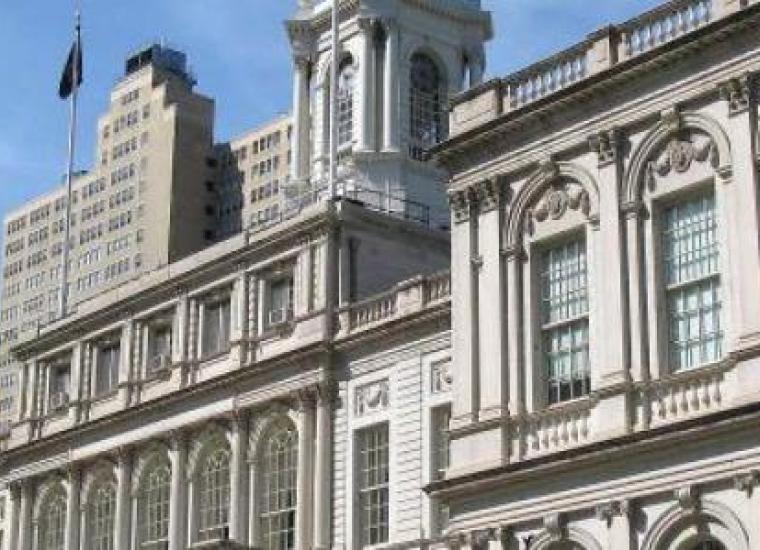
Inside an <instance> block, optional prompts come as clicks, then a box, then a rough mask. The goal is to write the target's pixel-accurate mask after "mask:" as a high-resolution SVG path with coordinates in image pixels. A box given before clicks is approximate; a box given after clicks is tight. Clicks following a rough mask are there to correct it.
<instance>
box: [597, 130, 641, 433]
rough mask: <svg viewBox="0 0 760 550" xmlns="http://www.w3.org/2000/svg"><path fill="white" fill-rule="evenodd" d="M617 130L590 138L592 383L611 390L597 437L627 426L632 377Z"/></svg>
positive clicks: (601, 407)
mask: <svg viewBox="0 0 760 550" xmlns="http://www.w3.org/2000/svg"><path fill="white" fill-rule="evenodd" d="M619 139H620V134H619V131H618V130H617V129H611V130H605V131H602V132H600V133H599V134H597V135H595V136H593V137H592V138H591V139H590V140H589V146H590V148H591V150H592V152H594V153H596V156H597V166H598V168H597V177H596V180H597V181H598V182H599V183H600V185H599V189H600V196H599V205H598V208H599V210H598V211H599V212H601V215H600V217H599V220H598V221H592V222H591V226H592V230H591V238H590V239H589V254H588V256H589V260H590V264H591V266H590V267H591V285H592V288H595V289H598V292H599V296H604V299H603V303H602V301H601V300H592V301H591V311H590V314H591V318H590V323H591V326H590V329H591V331H590V332H591V335H592V340H591V342H592V344H591V350H590V352H591V353H590V359H591V387H592V389H594V390H601V389H609V390H610V391H608V392H605V394H604V397H603V398H601V399H600V401H599V404H598V406H597V407H596V408H595V410H594V412H593V414H594V415H595V417H596V418H595V426H596V427H597V434H598V436H599V437H600V438H608V437H616V436H619V435H623V434H625V433H627V432H628V431H630V421H629V416H630V415H629V414H628V406H629V403H628V393H627V392H626V391H625V387H624V386H623V384H625V383H627V382H629V381H630V379H631V376H630V373H629V370H628V361H627V351H628V349H629V346H628V330H627V326H626V325H627V321H628V319H627V317H626V314H625V312H626V302H625V297H626V292H625V290H626V289H625V279H624V276H623V254H622V250H624V248H623V225H622V223H623V222H622V219H621V215H620V190H621V189H622V182H621V179H622V174H623V167H622V166H621V165H620V164H619V155H618V149H619V148H618V142H619Z"/></svg>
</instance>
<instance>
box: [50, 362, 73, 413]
mask: <svg viewBox="0 0 760 550" xmlns="http://www.w3.org/2000/svg"><path fill="white" fill-rule="evenodd" d="M70 388H71V364H70V363H69V362H65V363H59V364H55V365H52V366H51V367H50V410H51V411H56V410H59V409H62V408H64V407H65V406H66V405H68V404H69V391H70Z"/></svg>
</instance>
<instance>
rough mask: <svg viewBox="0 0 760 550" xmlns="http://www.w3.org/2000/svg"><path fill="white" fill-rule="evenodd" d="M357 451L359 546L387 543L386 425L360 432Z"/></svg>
mask: <svg viewBox="0 0 760 550" xmlns="http://www.w3.org/2000/svg"><path fill="white" fill-rule="evenodd" d="M358 447H359V476H358V477H359V479H358V482H359V483H358V486H359V518H360V522H361V523H360V534H361V544H362V546H369V545H373V544H380V543H384V542H388V538H389V512H390V466H389V454H388V450H389V441H388V425H387V424H379V425H377V426H372V427H370V428H365V429H363V430H361V431H360V432H359V434H358Z"/></svg>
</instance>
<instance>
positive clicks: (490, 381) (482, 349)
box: [474, 177, 509, 459]
mask: <svg viewBox="0 0 760 550" xmlns="http://www.w3.org/2000/svg"><path fill="white" fill-rule="evenodd" d="M500 183H501V182H500V180H499V178H497V177H494V178H490V179H488V180H486V181H484V182H482V183H481V184H479V185H478V191H477V192H478V207H479V211H480V218H479V222H478V234H477V236H476V238H477V239H478V247H477V248H478V257H477V258H476V260H475V263H476V265H475V266H474V268H475V269H476V270H477V271H478V272H479V277H477V279H476V281H475V283H476V284H477V285H478V295H479V296H488V299H487V300H482V301H481V302H480V304H479V307H478V315H479V317H478V325H479V327H480V328H479V331H478V332H479V336H480V344H479V346H478V348H479V349H478V351H479V367H480V370H479V374H478V378H479V380H480V405H479V408H480V419H481V420H488V419H493V418H499V417H501V416H503V415H505V414H507V405H508V400H509V398H508V395H507V387H508V384H507V380H506V376H507V370H506V366H507V360H506V346H505V343H506V342H505V327H504V322H505V317H506V316H505V311H504V305H505V303H506V299H505V296H504V291H505V289H506V284H505V281H504V270H503V269H502V258H501V234H502V224H501V220H502V215H501V211H500V209H499V205H500V197H501V189H500V188H499V185H500ZM493 447H494V451H497V452H498V450H499V447H500V445H494V446H493ZM483 458H484V459H485V457H483ZM493 458H494V459H498V457H497V456H494V457H493Z"/></svg>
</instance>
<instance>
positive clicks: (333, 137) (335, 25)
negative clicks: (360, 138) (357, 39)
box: [329, 0, 340, 200]
mask: <svg viewBox="0 0 760 550" xmlns="http://www.w3.org/2000/svg"><path fill="white" fill-rule="evenodd" d="M339 3H340V0H333V3H332V63H330V160H329V162H330V180H329V185H330V190H329V193H330V199H331V200H332V199H334V198H335V197H336V195H337V182H336V179H337V172H338V63H339V60H338V48H339V46H338V45H339V37H338V33H339V31H340V29H339V24H340V22H339V17H338V6H339Z"/></svg>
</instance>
